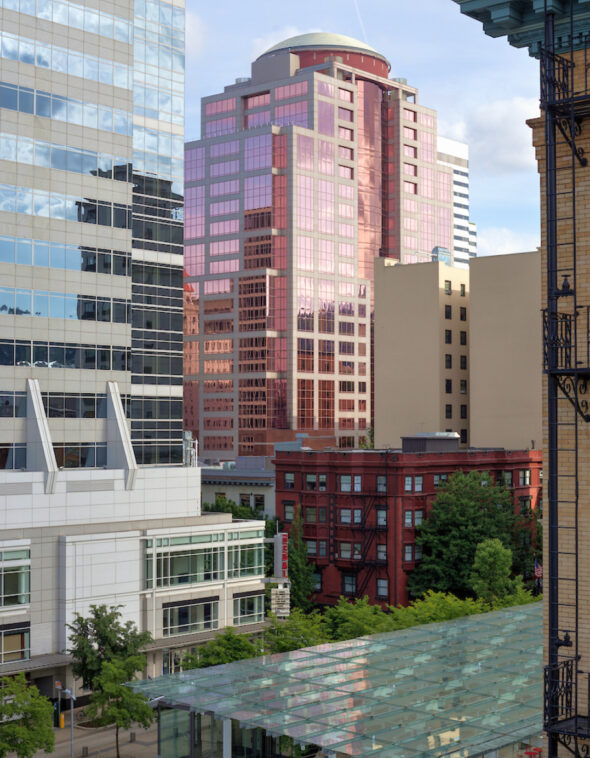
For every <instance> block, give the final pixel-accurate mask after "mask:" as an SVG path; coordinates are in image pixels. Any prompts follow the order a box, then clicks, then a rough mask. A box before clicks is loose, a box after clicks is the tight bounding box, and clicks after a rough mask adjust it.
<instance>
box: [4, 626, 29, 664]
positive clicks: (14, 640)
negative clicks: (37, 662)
mask: <svg viewBox="0 0 590 758" xmlns="http://www.w3.org/2000/svg"><path fill="white" fill-rule="evenodd" d="M30 636H31V632H30V623H29V622H23V623H22V624H20V625H18V626H17V625H16V624H5V625H3V626H0V663H9V662H10V661H22V660H28V659H29V658H30V657H31V643H30Z"/></svg>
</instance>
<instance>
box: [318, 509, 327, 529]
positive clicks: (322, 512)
mask: <svg viewBox="0 0 590 758" xmlns="http://www.w3.org/2000/svg"><path fill="white" fill-rule="evenodd" d="M318 523H320V524H325V523H326V507H325V506H323V505H321V506H320V507H319V508H318Z"/></svg>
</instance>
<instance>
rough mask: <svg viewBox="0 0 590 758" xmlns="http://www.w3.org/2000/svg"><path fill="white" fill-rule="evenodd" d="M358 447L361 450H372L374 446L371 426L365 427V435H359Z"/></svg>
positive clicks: (373, 431) (373, 430)
mask: <svg viewBox="0 0 590 758" xmlns="http://www.w3.org/2000/svg"><path fill="white" fill-rule="evenodd" d="M359 448H360V449H361V450H373V449H374V448H375V429H374V428H373V427H372V426H369V427H367V435H366V437H361V439H360V441H359Z"/></svg>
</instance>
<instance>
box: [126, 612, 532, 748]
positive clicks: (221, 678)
mask: <svg viewBox="0 0 590 758" xmlns="http://www.w3.org/2000/svg"><path fill="white" fill-rule="evenodd" d="M541 620H542V604H541V603H534V604H531V605H525V606H517V607H514V608H508V609H505V610H502V611H495V612H493V613H486V614H481V615H476V616H468V617H466V618H460V619H455V620H453V621H447V622H444V623H437V624H428V625H425V626H419V627H412V628H410V629H404V630H402V631H397V632H388V633H385V634H376V635H372V636H368V637H359V638H357V639H353V640H347V641H346V642H338V643H333V644H325V645H318V646H316V647H311V648H304V649H302V650H295V651H293V652H290V653H281V654H279V655H271V656H262V657H260V658H253V659H250V660H246V661H237V662H235V663H230V664H225V665H222V666H214V667H211V668H207V669H196V670H193V671H185V672H180V673H177V674H171V675H168V676H164V677H160V678H159V679H152V680H145V681H141V682H136V683H134V685H133V687H134V689H136V690H137V691H140V692H142V693H143V694H145V695H147V696H148V697H149V698H156V697H162V698H163V701H162V702H163V704H167V705H170V706H172V707H177V708H182V709H189V710H192V711H196V712H199V713H205V712H207V713H212V714H213V715H214V716H215V717H217V718H231V719H235V720H237V721H239V722H240V724H241V725H242V726H243V727H248V728H252V727H260V728H262V729H264V730H266V731H267V732H268V733H271V734H272V735H273V736H279V735H289V736H290V737H292V738H293V739H294V740H295V741H296V742H298V743H300V744H313V745H319V746H321V747H322V748H323V749H324V751H325V752H326V755H329V756H367V757H368V756H371V758H440V757H441V756H458V755H460V756H462V758H466V757H467V756H476V755H481V754H483V753H487V752H489V751H492V750H497V749H499V748H501V747H503V746H506V745H512V744H514V743H516V742H529V743H532V742H536V740H537V738H538V737H539V735H540V734H541V731H542V718H541V715H542V702H541V698H542V692H543V688H542V681H541V678H542V677H541V672H542V629H541V627H542V621H541Z"/></svg>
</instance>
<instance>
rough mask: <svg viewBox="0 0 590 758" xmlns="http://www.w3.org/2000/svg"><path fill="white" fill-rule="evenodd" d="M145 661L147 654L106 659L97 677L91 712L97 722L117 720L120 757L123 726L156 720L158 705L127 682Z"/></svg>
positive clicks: (144, 725) (98, 723) (116, 740)
mask: <svg viewBox="0 0 590 758" xmlns="http://www.w3.org/2000/svg"><path fill="white" fill-rule="evenodd" d="M145 663H146V661H145V656H143V655H132V656H129V657H128V658H124V659H117V658H115V659H113V660H112V661H103V662H102V666H101V669H100V673H99V674H98V676H97V677H95V680H94V685H95V691H94V692H93V693H92V695H91V696H90V705H89V706H88V710H87V713H88V716H89V718H90V720H91V721H93V722H94V723H95V724H97V725H100V726H110V725H112V724H114V726H115V744H116V746H117V758H120V755H119V729H121V728H123V729H129V727H130V726H131V724H140V725H141V726H143V727H144V728H146V729H147V727H148V726H149V725H150V724H151V723H152V721H153V720H154V709H153V708H151V707H150V705H149V704H148V701H147V698H146V697H145V695H142V694H140V693H139V692H134V691H133V690H132V689H131V687H128V686H127V685H126V684H125V682H129V681H131V680H132V679H135V674H136V673H137V672H138V671H142V670H143V669H144V668H145Z"/></svg>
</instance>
